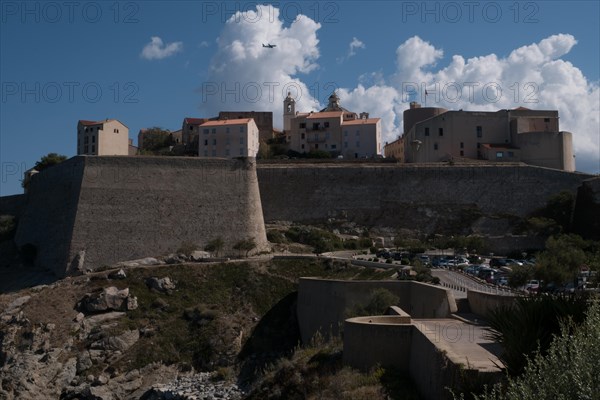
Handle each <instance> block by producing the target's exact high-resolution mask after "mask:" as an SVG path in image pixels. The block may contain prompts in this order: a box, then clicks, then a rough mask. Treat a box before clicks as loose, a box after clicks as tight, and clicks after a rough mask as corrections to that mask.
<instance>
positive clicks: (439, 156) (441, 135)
mask: <svg viewBox="0 0 600 400" xmlns="http://www.w3.org/2000/svg"><path fill="white" fill-rule="evenodd" d="M403 140H404V156H405V160H406V162H410V163H423V162H440V161H448V160H453V159H460V158H466V159H480V160H489V161H497V162H506V161H513V162H514V161H521V162H524V163H526V164H530V165H536V166H540V167H547V168H554V169H560V170H564V171H574V170H575V159H574V157H573V138H572V134H571V133H570V132H564V131H559V124H558V111H546V110H530V109H527V108H524V107H519V108H516V109H513V110H499V111H495V112H489V111H485V112H483V111H463V110H459V111H448V110H446V109H444V108H435V107H424V108H421V106H420V104H418V103H416V102H412V103H411V104H410V109H408V110H406V111H404V136H403Z"/></svg>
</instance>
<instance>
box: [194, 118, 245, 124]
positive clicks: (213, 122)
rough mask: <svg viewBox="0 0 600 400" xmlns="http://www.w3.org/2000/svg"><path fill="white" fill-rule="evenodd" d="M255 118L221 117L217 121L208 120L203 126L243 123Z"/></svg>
mask: <svg viewBox="0 0 600 400" xmlns="http://www.w3.org/2000/svg"><path fill="white" fill-rule="evenodd" d="M253 120H254V118H239V119H221V120H217V121H207V122H205V123H203V124H202V126H221V125H241V124H247V123H249V122H250V121H253Z"/></svg>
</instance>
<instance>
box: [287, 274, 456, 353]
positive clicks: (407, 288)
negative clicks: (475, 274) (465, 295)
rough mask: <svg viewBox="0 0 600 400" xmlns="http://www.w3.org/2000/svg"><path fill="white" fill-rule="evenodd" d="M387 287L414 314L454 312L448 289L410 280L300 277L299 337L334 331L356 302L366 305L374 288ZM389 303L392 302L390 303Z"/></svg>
mask: <svg viewBox="0 0 600 400" xmlns="http://www.w3.org/2000/svg"><path fill="white" fill-rule="evenodd" d="M379 288H383V289H387V290H389V291H390V292H391V293H393V294H394V295H395V296H397V297H398V298H399V302H400V304H399V306H400V307H401V308H402V309H403V310H404V311H406V312H407V313H408V314H410V315H411V316H412V317H413V318H443V317H447V316H449V315H450V313H452V312H456V302H455V300H454V296H453V295H452V293H451V292H450V291H446V290H445V289H443V288H441V287H436V286H433V285H427V284H424V283H419V282H413V281H337V280H326V279H317V278H301V279H300V282H299V287H298V322H299V325H300V335H301V338H302V341H303V342H304V343H307V342H308V341H310V339H311V338H312V337H313V336H314V335H315V333H317V332H318V331H320V332H321V333H322V334H323V335H325V336H328V335H329V334H330V333H331V334H333V335H337V334H338V333H339V331H340V328H341V327H342V325H343V323H344V320H345V319H347V318H348V317H350V316H351V312H352V310H353V309H354V308H355V307H356V306H357V305H360V306H365V305H366V304H368V302H369V301H370V299H371V296H372V293H373V291H374V290H375V289H379ZM390 305H391V304H390Z"/></svg>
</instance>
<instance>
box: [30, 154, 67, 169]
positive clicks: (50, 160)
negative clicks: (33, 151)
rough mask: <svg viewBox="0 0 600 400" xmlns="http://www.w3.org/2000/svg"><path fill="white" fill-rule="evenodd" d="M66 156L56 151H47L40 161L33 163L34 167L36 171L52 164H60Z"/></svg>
mask: <svg viewBox="0 0 600 400" xmlns="http://www.w3.org/2000/svg"><path fill="white" fill-rule="evenodd" d="M66 159H67V156H63V155H62V154H57V153H48V154H47V155H45V156H43V157H42V158H41V159H40V161H38V162H36V163H35V167H34V168H35V169H36V170H38V171H42V170H44V169H46V168H49V167H52V166H53V165H56V164H60V163H61V162H63V161H65V160H66Z"/></svg>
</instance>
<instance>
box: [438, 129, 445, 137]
mask: <svg viewBox="0 0 600 400" xmlns="http://www.w3.org/2000/svg"><path fill="white" fill-rule="evenodd" d="M438 132H439V134H440V136H444V128H439V129H438Z"/></svg>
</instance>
